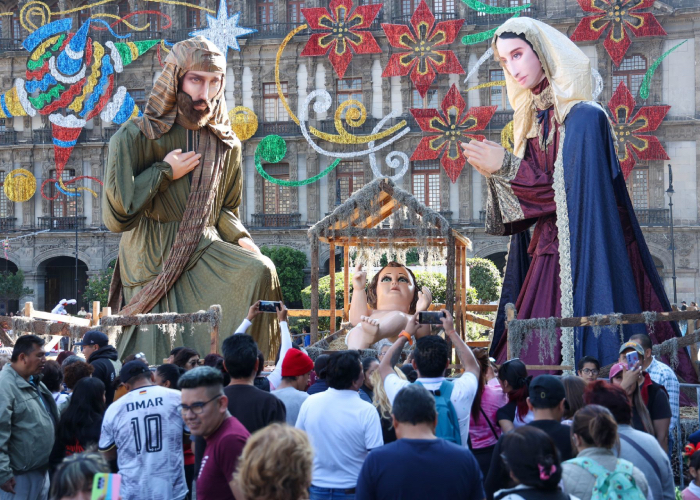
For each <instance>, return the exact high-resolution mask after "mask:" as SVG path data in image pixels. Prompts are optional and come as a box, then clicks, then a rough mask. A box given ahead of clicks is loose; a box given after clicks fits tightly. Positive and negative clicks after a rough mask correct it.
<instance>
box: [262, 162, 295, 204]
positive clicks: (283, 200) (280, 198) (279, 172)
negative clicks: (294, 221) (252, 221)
mask: <svg viewBox="0 0 700 500" xmlns="http://www.w3.org/2000/svg"><path fill="white" fill-rule="evenodd" d="M263 168H264V169H265V172H267V173H268V174H270V175H271V176H272V177H274V178H275V179H282V180H289V164H287V163H276V164H274V165H272V164H269V165H264V166H263ZM291 208H292V196H291V188H290V187H287V186H280V185H279V184H273V183H272V182H268V181H263V213H265V214H288V213H291Z"/></svg>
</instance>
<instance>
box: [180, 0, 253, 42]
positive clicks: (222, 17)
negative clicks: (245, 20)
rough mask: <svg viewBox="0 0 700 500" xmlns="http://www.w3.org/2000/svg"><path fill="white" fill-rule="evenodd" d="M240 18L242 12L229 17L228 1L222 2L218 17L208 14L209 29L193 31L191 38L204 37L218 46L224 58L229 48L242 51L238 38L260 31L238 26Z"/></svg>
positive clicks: (223, 0)
mask: <svg viewBox="0 0 700 500" xmlns="http://www.w3.org/2000/svg"><path fill="white" fill-rule="evenodd" d="M240 17H241V13H240V12H236V13H235V14H234V15H232V16H231V17H228V9H227V8H226V0H220V1H219V11H218V12H217V13H216V17H214V16H212V15H210V14H207V27H206V28H204V29H201V30H197V31H193V32H192V33H190V36H203V37H204V38H206V39H208V40H209V41H211V42H212V43H213V44H214V45H216V46H217V47H218V48H219V50H220V51H221V52H222V53H223V54H224V56H226V54H227V53H228V49H229V47H230V48H232V49H233V50H238V51H240V50H241V47H240V45H238V38H239V37H241V36H243V35H249V34H250V33H256V32H257V31H258V30H254V29H252V28H244V27H242V26H238V19H239V18H240Z"/></svg>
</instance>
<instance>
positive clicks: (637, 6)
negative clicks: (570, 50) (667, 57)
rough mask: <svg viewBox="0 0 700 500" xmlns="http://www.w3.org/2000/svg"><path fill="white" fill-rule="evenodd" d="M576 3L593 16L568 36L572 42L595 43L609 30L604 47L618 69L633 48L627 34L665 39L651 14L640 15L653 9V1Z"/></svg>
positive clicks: (616, 0) (593, 0)
mask: <svg viewBox="0 0 700 500" xmlns="http://www.w3.org/2000/svg"><path fill="white" fill-rule="evenodd" d="M578 3H579V5H580V6H581V8H582V9H583V10H584V11H585V12H589V13H592V14H593V15H592V16H587V17H584V18H583V19H581V22H580V23H579V24H578V26H577V27H576V29H575V30H574V32H573V33H572V34H571V40H573V41H575V42H586V41H591V40H598V39H599V38H600V36H601V35H602V34H603V33H604V32H605V30H606V29H607V28H608V26H610V31H609V32H608V36H607V38H606V39H605V41H604V42H603V46H604V47H605V50H607V51H608V54H609V55H610V58H611V59H612V60H613V62H614V63H615V66H619V65H620V63H621V62H622V59H623V58H624V57H625V54H626V53H627V49H629V47H630V45H631V44H632V40H630V35H629V33H628V30H629V31H630V32H632V34H634V36H637V37H644V36H664V35H666V31H665V30H664V29H663V28H662V27H661V25H660V24H659V21H657V20H656V17H654V14H652V13H651V12H640V10H641V9H650V8H652V6H653V5H654V0H578Z"/></svg>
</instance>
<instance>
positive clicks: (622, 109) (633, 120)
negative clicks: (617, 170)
mask: <svg viewBox="0 0 700 500" xmlns="http://www.w3.org/2000/svg"><path fill="white" fill-rule="evenodd" d="M636 104H637V103H636V102H635V100H634V97H633V96H632V93H631V92H630V91H629V89H628V88H627V85H625V82H620V85H619V86H618V87H617V90H615V93H614V94H613V96H612V98H611V99H610V101H609V102H608V108H610V112H611V113H612V122H613V128H614V130H615V134H616V135H617V140H618V143H619V147H618V152H617V156H618V159H619V160H620V167H621V168H622V173H623V174H624V177H625V180H626V179H627V177H629V175H630V172H631V171H632V169H633V168H634V165H635V163H636V162H635V159H634V156H633V155H632V152H634V154H635V155H636V156H637V158H639V159H640V160H668V159H669V158H668V154H666V150H664V147H663V146H662V145H661V143H660V142H659V139H657V138H656V137H654V136H653V135H642V134H643V133H644V132H653V131H654V130H656V129H657V128H659V125H661V122H662V121H663V119H664V117H665V116H666V113H668V110H669V109H671V106H643V107H641V108H640V109H639V111H637V113H636V114H634V115H632V112H633V110H634V107H635V106H636Z"/></svg>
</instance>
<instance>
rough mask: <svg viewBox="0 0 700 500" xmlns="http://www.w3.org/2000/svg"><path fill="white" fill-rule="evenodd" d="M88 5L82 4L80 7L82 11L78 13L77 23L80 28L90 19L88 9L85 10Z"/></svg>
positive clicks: (86, 3)
mask: <svg viewBox="0 0 700 500" xmlns="http://www.w3.org/2000/svg"><path fill="white" fill-rule="evenodd" d="M87 5H88V2H83V4H82V5H81V6H80V7H82V10H80V11H79V13H78V23H79V24H80V26H82V25H83V24H85V23H86V22H87V20H88V19H90V8H86V7H87Z"/></svg>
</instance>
